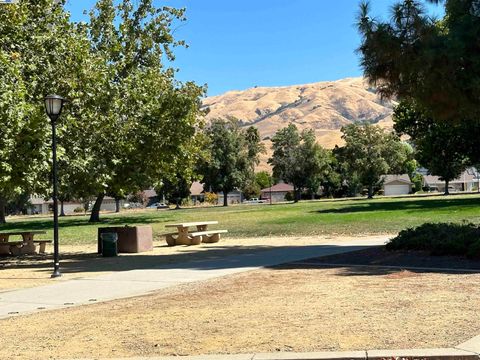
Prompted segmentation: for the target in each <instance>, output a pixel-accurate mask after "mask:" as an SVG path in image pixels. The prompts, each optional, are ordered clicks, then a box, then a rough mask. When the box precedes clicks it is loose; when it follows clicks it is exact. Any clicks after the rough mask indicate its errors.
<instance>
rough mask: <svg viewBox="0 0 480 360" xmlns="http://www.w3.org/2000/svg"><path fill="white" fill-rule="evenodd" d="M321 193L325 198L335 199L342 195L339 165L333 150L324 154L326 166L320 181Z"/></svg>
mask: <svg viewBox="0 0 480 360" xmlns="http://www.w3.org/2000/svg"><path fill="white" fill-rule="evenodd" d="M321 186H322V193H323V195H324V196H326V197H336V196H341V195H343V194H342V177H341V164H340V162H339V161H338V159H337V157H336V156H335V153H334V151H333V150H328V151H327V154H326V166H325V168H324V170H323V176H322V179H321Z"/></svg>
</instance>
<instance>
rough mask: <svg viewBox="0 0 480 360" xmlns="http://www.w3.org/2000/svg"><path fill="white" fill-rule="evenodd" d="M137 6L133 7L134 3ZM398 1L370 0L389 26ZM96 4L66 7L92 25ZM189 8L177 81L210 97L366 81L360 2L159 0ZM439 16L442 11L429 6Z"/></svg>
mask: <svg viewBox="0 0 480 360" xmlns="http://www.w3.org/2000/svg"><path fill="white" fill-rule="evenodd" d="M133 2H134V3H135V0H134V1H133ZM393 2H394V0H373V1H371V4H372V14H373V15H375V16H377V17H379V18H383V19H388V17H389V9H390V7H391V6H392V4H393ZM94 3H95V0H68V1H67V9H68V10H69V11H70V12H71V16H72V20H74V21H80V20H86V19H87V18H86V17H85V15H83V11H84V10H88V9H90V8H91V7H92V6H93V5H94ZM154 3H155V5H156V6H165V5H166V6H174V7H185V8H186V9H187V12H186V15H187V19H188V20H187V21H186V22H184V23H181V24H178V27H176V29H175V37H176V38H177V39H179V40H185V41H186V42H187V44H188V45H189V47H188V49H182V48H177V49H176V50H175V54H176V60H175V62H174V63H173V66H174V67H176V68H179V69H180V71H179V72H178V75H177V78H178V79H179V80H181V81H190V80H192V81H195V82H196V83H197V84H199V85H203V84H207V85H208V95H209V96H213V95H218V94H221V93H224V92H226V91H229V90H243V89H247V88H250V87H254V86H286V85H295V84H306V83H312V82H318V81H327V80H337V79H342V78H346V77H357V76H361V75H362V71H361V69H360V67H359V56H358V55H357V54H356V53H355V49H356V48H357V47H358V46H359V43H360V37H359V35H358V33H357V30H356V28H355V26H354V24H355V17H356V15H357V13H358V4H359V0H334V1H332V0H154ZM430 11H431V12H432V14H434V15H440V14H441V9H440V8H436V7H434V6H430Z"/></svg>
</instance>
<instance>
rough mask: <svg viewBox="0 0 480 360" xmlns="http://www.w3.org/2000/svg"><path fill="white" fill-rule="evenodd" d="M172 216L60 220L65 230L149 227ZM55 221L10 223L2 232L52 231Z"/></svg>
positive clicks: (144, 215)
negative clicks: (96, 220)
mask: <svg viewBox="0 0 480 360" xmlns="http://www.w3.org/2000/svg"><path fill="white" fill-rule="evenodd" d="M172 218H173V215H172V216H165V217H164V218H162V217H158V216H152V215H150V214H142V215H134V216H114V215H110V216H109V217H105V218H103V219H102V220H101V221H100V222H96V223H90V222H88V219H87V218H85V217H78V218H73V216H72V217H71V218H70V217H67V218H60V222H59V228H60V229H65V228H70V227H91V226H97V227H102V226H109V225H111V226H119V225H120V226H126V225H128V226H133V225H139V224H142V225H148V224H153V223H162V222H167V221H170V220H171V219H172ZM52 227H53V219H52V218H41V219H35V220H32V219H26V220H21V221H15V222H8V223H6V224H2V225H1V226H0V232H6V231H13V230H15V231H17V230H18V231H21V230H32V231H36V230H52Z"/></svg>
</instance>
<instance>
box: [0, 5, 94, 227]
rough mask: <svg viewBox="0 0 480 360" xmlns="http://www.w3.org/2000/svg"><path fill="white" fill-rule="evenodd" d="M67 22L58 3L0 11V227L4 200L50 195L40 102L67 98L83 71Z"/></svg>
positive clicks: (46, 131) (74, 29) (75, 35)
mask: <svg viewBox="0 0 480 360" xmlns="http://www.w3.org/2000/svg"><path fill="white" fill-rule="evenodd" d="M69 20H70V19H69V16H68V13H67V12H66V11H65V10H64V9H63V4H62V3H61V2H60V3H58V2H54V1H51V0H35V1H33V0H25V1H21V2H19V3H18V4H11V5H4V6H0V84H1V87H0V113H1V114H0V118H1V125H0V138H1V140H0V142H2V144H1V150H0V152H1V160H0V163H1V165H0V168H1V170H0V184H1V185H0V222H4V221H5V216H4V203H5V201H6V200H7V199H9V198H11V197H15V196H16V195H18V194H20V193H21V194H32V193H37V194H43V195H47V194H48V193H49V191H47V189H48V185H49V179H50V176H49V174H50V166H49V159H50V158H51V156H50V149H49V144H50V143H51V140H50V135H51V134H50V127H49V124H48V119H47V117H46V115H45V111H44V108H43V102H42V99H43V97H44V96H45V95H47V94H49V93H59V94H62V95H64V96H66V97H68V98H71V97H72V95H73V94H74V93H75V92H76V91H78V88H79V84H80V82H79V81H77V80H76V79H77V78H76V72H77V70H78V69H79V68H80V67H81V66H82V65H84V64H83V57H82V46H83V45H84V44H85V42H83V37H82V31H81V27H79V26H77V25H76V24H73V23H71V22H70V21H69ZM87 49H88V46H87ZM75 64H76V65H75ZM66 112H67V113H68V110H67V111H66ZM63 119H64V117H62V118H61V119H60V122H59V126H58V132H59V134H61V133H62V131H63ZM58 150H59V151H58V152H59V155H60V156H61V154H62V149H61V146H60V147H59V149H58ZM2 203H3V204H2Z"/></svg>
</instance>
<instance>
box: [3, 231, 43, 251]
mask: <svg viewBox="0 0 480 360" xmlns="http://www.w3.org/2000/svg"><path fill="white" fill-rule="evenodd" d="M46 233H47V232H46V231H40V230H38V231H16V232H1V233H0V254H4V255H5V254H10V253H11V254H12V255H26V254H28V255H31V254H35V252H36V246H35V243H38V244H39V245H40V246H39V252H40V253H43V252H45V244H46V243H47V242H51V240H34V239H33V238H34V236H35V235H38V234H46ZM15 235H20V236H21V237H22V240H21V241H11V240H10V236H15Z"/></svg>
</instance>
